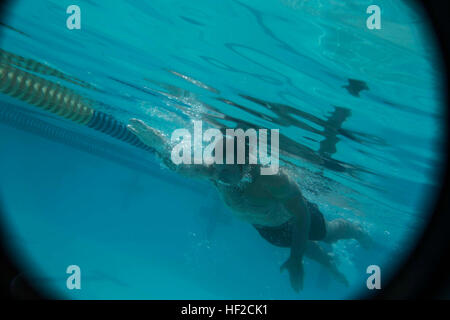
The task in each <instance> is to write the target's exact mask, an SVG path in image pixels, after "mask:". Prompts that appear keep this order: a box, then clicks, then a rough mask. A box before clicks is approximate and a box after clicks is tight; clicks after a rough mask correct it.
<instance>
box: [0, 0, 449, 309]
mask: <svg viewBox="0 0 450 320" xmlns="http://www.w3.org/2000/svg"><path fill="white" fill-rule="evenodd" d="M74 4H75V6H73V5H74ZM373 4H374V3H372V1H365V0H354V1H333V0H328V1H327V0H312V1H304V0H223V1H217V0H196V1H182V0H151V1H143V0H108V1H106V0H78V1H76V3H72V2H71V1H65V0H63V1H60V0H58V1H57V0H45V1H34V0H20V1H10V3H9V5H8V6H7V7H6V10H5V12H2V16H1V21H0V22H1V23H0V177H1V178H0V206H1V226H2V232H3V233H4V237H3V241H4V243H5V245H6V246H7V248H8V250H9V254H10V255H11V257H12V258H13V259H14V261H15V263H17V265H18V266H19V267H20V270H21V271H22V273H21V274H20V275H19V277H24V278H26V279H27V280H28V281H29V282H30V284H31V285H32V286H33V287H35V288H37V289H38V290H40V291H41V292H44V293H45V294H46V295H47V296H48V297H51V298H57V299H275V300H278V299H287V300H297V299H358V298H362V297H365V296H368V295H370V294H373V292H374V290H372V289H374V287H373V286H372V287H371V286H370V284H369V281H368V278H369V277H370V276H371V274H372V272H373V270H375V272H378V273H380V272H381V273H380V274H381V278H379V279H377V281H375V285H374V286H375V288H376V289H378V287H379V286H381V287H383V286H384V285H385V284H387V283H388V281H389V279H390V278H391V277H393V276H394V275H395V272H396V271H397V270H398V267H399V266H400V265H401V264H402V262H404V260H405V259H406V258H407V257H408V255H409V254H410V253H411V251H412V250H413V249H414V247H415V245H416V244H417V242H418V241H419V239H420V236H421V234H422V232H423V230H424V228H425V227H426V226H427V222H428V219H429V216H430V214H431V211H432V210H431V207H432V206H433V205H434V201H435V196H436V193H437V190H438V189H439V187H440V183H441V181H440V179H441V176H440V174H441V170H442V168H443V166H444V165H445V164H444V163H442V160H441V159H442V158H443V149H442V145H443V143H444V135H443V133H444V131H445V123H444V118H445V117H444V97H443V94H442V93H443V92H444V91H445V89H444V86H443V84H442V82H443V80H442V79H443V75H442V74H441V69H440V63H441V62H440V56H439V54H438V53H439V50H438V47H437V44H436V42H435V39H434V37H433V34H432V31H431V28H430V26H429V21H428V20H427V17H426V16H424V15H423V14H422V13H420V11H419V10H417V7H416V3H415V2H413V1H394V0H383V1H382V0H379V1H377V3H376V4H377V5H378V6H379V7H380V8H381V24H380V25H378V27H374V28H369V26H370V24H369V22H368V18H369V17H370V15H371V12H372V13H373V12H376V10H375V9H374V11H370V12H369V10H368V7H369V6H371V5H373ZM375 24H376V23H375ZM180 129H181V130H182V131H179V130H180ZM230 129H236V130H237V129H242V131H245V132H246V133H248V135H246V137H248V141H249V142H248V143H247V142H246V141H247V140H246V139H245V138H246V137H244V138H243V139H244V140H243V141H244V145H245V146H249V148H251V146H252V139H251V137H250V136H251V133H252V132H256V133H257V134H258V135H255V136H254V138H255V141H256V140H258V141H259V143H258V145H257V146H258V148H259V149H258V150H259V153H258V156H257V157H255V158H257V160H258V161H261V163H252V162H251V160H252V153H251V151H250V149H249V151H248V154H247V156H245V151H244V156H243V158H242V159H243V161H244V162H245V161H246V162H245V163H240V162H238V161H239V160H238V159H239V157H240V151H239V150H237V151H236V150H235V151H236V152H235V153H233V154H234V155H232V156H231V158H228V156H229V150H228V144H226V143H228V141H229V132H230V131H227V130H230ZM180 132H183V133H184V135H183V136H182V135H181V134H180V135H178V138H179V139H178V140H177V139H175V138H174V135H175V134H176V133H180ZM235 132H236V131H235ZM190 133H193V134H192V138H193V140H192V141H193V143H192V144H191V135H190ZM265 133H267V135H265ZM197 134H200V138H198V139H197V138H196V137H197ZM208 134H210V135H211V134H212V135H213V136H214V137H215V138H214V143H218V144H211V145H209V148H207V146H208V144H209V143H208V141H212V137H208ZM222 134H223V137H224V139H223V146H225V145H226V146H227V148H226V149H225V153H226V157H225V154H224V158H223V159H225V158H226V161H225V160H223V162H219V153H218V150H219V147H217V146H219V145H220V146H222V142H220V144H219V142H218V141H219V138H218V137H222ZM227 137H228V138H227ZM267 137H269V138H268V140H267V139H266V140H264V138H267ZM227 139H228V140H227ZM233 139H234V138H233ZM180 141H181V142H180ZM220 141H222V140H220ZM225 141H226V143H225ZM233 141H234V140H233ZM238 141H239V139H238ZM262 141H263V142H262ZM264 141H265V142H264ZM269 144H270V146H269ZM236 146H237V145H236ZM212 147H214V149H213V150H214V152H212V153H211V157H210V158H211V159H213V160H214V161H215V162H214V163H212V164H211V163H208V162H207V161H208V159H209V158H208V157H207V156H206V155H207V153H206V152H207V151H206V150H209V151H211V150H212ZM216 147H217V148H216ZM263 147H265V148H263ZM205 148H206V149H205ZM262 149H263V150H264V149H266V151H268V153H266V157H265V158H270V168H268V167H267V166H268V162H266V163H264V161H263V158H264V157H263V153H262V152H263V151H262ZM191 150H192V152H191ZM199 150H200V151H199ZM230 150H232V151H233V150H234V149H230ZM179 151H181V152H179ZM221 153H222V149H220V154H221ZM269 153H270V156H268V154H269ZM181 154H182V156H180V155H181ZM198 155H200V161H199V162H197V160H199V158H198ZM233 157H234V158H233ZM174 159H175V160H174ZM177 159H178V163H177V162H176V160H177ZM229 159H231V161H234V160H236V163H235V162H233V163H232V164H229V163H228V160H229ZM191 160H192V161H191ZM220 160H222V159H220ZM255 161H256V160H255ZM265 170H266V171H265ZM267 170H269V171H267ZM270 170H272V171H270ZM273 170H275V171H273ZM264 172H265V173H264ZM74 270H75V271H76V272H77V273H78V274H79V275H81V276H80V278H79V279H78V280H79V281H78V282H77V281H75V282H77V283H78V284H75V285H74V286H71V281H72V278H70V276H71V274H72V273H73V271H74ZM68 278H69V279H68ZM80 279H81V280H80ZM11 286H12V290H14V288H13V287H14V282H13V283H12V284H11ZM375 291H376V290H375Z"/></svg>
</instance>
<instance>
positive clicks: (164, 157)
mask: <svg viewBox="0 0 450 320" xmlns="http://www.w3.org/2000/svg"><path fill="white" fill-rule="evenodd" d="M127 128H128V130H130V131H131V132H133V133H134V134H135V135H136V136H137V137H138V138H139V140H141V141H142V143H144V144H145V145H147V146H149V147H150V148H151V149H152V150H153V151H154V153H155V154H156V155H157V156H158V157H159V158H160V160H161V161H162V162H163V163H164V164H165V165H166V166H167V167H168V168H169V169H171V170H173V171H176V172H178V173H181V174H183V175H185V176H189V177H206V178H208V177H210V176H211V175H212V170H211V168H210V167H208V166H205V165H185V164H180V165H176V164H174V163H173V162H172V159H171V149H170V143H169V139H168V138H167V137H166V135H164V134H163V133H162V132H161V131H159V130H157V129H155V128H152V127H150V126H149V125H147V124H145V123H144V122H143V121H142V120H139V119H130V121H129V123H128V125H127Z"/></svg>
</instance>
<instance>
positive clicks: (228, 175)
mask: <svg viewBox="0 0 450 320" xmlns="http://www.w3.org/2000/svg"><path fill="white" fill-rule="evenodd" d="M214 169H215V170H214V175H215V177H214V178H215V179H216V180H217V181H218V182H219V183H223V184H227V185H228V184H230V185H234V184H238V183H239V182H240V181H241V180H242V177H243V166H242V165H238V164H216V165H215V166H214Z"/></svg>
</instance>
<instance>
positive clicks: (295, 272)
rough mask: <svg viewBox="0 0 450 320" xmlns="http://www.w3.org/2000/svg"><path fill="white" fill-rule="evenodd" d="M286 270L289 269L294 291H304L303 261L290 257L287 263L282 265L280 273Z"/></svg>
mask: <svg viewBox="0 0 450 320" xmlns="http://www.w3.org/2000/svg"><path fill="white" fill-rule="evenodd" d="M284 269H287V270H288V272H289V279H290V281H291V287H292V289H294V291H295V292H299V291H300V290H303V277H304V270H303V259H295V258H293V257H289V258H288V259H287V260H286V262H285V263H283V264H282V265H281V267H280V272H282V271H283V270H284Z"/></svg>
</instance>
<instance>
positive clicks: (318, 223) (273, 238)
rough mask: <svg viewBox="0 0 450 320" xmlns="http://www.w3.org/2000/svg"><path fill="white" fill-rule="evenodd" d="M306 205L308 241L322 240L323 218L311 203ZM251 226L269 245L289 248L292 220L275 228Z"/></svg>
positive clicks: (323, 230)
mask: <svg viewBox="0 0 450 320" xmlns="http://www.w3.org/2000/svg"><path fill="white" fill-rule="evenodd" d="M306 204H307V206H308V209H309V212H310V214H311V227H310V229H309V240H315V241H318V240H323V239H324V238H325V236H326V235H327V229H326V224H325V218H324V217H323V214H322V213H321V212H320V211H319V208H318V207H317V205H316V204H314V203H311V202H306ZM253 226H254V227H255V228H256V230H258V232H259V234H260V235H261V236H262V237H263V238H264V239H266V240H267V241H269V242H270V243H271V244H273V245H275V246H278V247H291V239H292V228H293V219H291V220H289V221H287V222H285V223H283V224H282V225H280V226H276V227H265V226H260V225H253Z"/></svg>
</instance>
